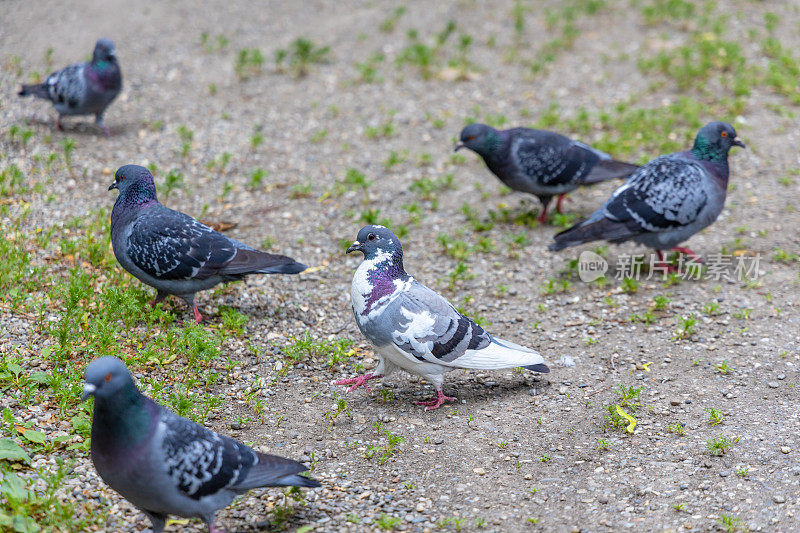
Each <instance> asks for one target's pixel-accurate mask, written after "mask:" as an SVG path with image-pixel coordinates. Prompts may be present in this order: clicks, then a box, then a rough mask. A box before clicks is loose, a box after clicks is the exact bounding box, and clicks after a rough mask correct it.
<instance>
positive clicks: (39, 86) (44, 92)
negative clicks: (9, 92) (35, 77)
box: [17, 83, 50, 99]
mask: <svg viewBox="0 0 800 533" xmlns="http://www.w3.org/2000/svg"><path fill="white" fill-rule="evenodd" d="M17 94H18V95H20V96H31V95H33V96H36V97H37V98H47V99H49V98H50V93H49V91H48V86H47V85H46V84H44V83H35V84H33V85H23V86H22V88H21V89H20V90H19V92H18V93H17Z"/></svg>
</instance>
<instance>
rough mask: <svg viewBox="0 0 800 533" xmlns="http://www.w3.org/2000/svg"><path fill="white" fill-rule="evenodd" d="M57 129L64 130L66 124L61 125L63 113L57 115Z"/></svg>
mask: <svg viewBox="0 0 800 533" xmlns="http://www.w3.org/2000/svg"><path fill="white" fill-rule="evenodd" d="M56 129H57V130H58V131H64V126H62V125H61V115H58V116H57V117H56Z"/></svg>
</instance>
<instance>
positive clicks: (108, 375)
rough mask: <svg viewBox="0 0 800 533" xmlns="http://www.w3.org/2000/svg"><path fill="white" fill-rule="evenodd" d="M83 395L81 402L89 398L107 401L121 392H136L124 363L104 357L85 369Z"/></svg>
mask: <svg viewBox="0 0 800 533" xmlns="http://www.w3.org/2000/svg"><path fill="white" fill-rule="evenodd" d="M84 380H85V381H84V384H83V395H82V396H81V400H85V399H86V398H88V397H89V396H94V397H95V398H97V399H103V400H109V399H111V398H113V397H114V396H117V395H119V393H120V392H121V391H124V392H127V393H130V391H131V389H133V390H136V385H134V384H133V378H132V377H131V373H130V371H129V370H128V367H127V366H125V363H123V362H122V361H120V360H119V359H117V358H116V357H111V356H105V357H100V358H99V359H95V360H94V361H92V362H91V363H90V364H89V366H87V367H86V377H85V378H84Z"/></svg>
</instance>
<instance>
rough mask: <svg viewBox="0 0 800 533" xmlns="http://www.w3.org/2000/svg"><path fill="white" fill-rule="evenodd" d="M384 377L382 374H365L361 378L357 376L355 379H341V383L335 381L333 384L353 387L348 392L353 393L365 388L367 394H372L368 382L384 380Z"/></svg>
mask: <svg viewBox="0 0 800 533" xmlns="http://www.w3.org/2000/svg"><path fill="white" fill-rule="evenodd" d="M382 377H383V375H382V374H377V375H376V374H371V373H370V374H363V375H361V376H356V377H354V378H348V379H340V380H339V381H334V382H333V384H334V385H352V387H350V388H349V389H347V392H353V391H354V390H356V389H357V388H359V387H364V388H365V389H367V392H372V389H370V388H369V386H368V385H367V381H369V380H371V379H375V378H382Z"/></svg>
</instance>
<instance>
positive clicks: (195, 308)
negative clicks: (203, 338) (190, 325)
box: [192, 303, 203, 324]
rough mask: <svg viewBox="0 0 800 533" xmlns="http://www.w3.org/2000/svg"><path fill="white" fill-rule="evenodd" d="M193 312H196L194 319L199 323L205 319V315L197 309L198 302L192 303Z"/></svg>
mask: <svg viewBox="0 0 800 533" xmlns="http://www.w3.org/2000/svg"><path fill="white" fill-rule="evenodd" d="M192 313H193V314H194V321H195V322H196V323H197V324H199V323H200V322H202V321H203V315H201V314H200V311H199V310H198V309H197V304H196V303H192Z"/></svg>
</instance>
